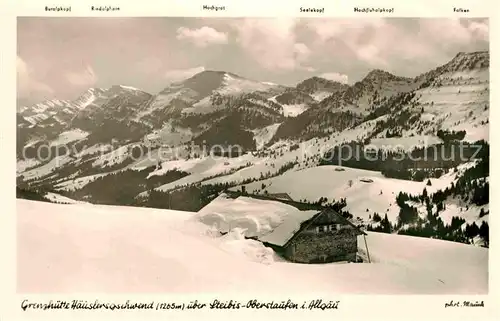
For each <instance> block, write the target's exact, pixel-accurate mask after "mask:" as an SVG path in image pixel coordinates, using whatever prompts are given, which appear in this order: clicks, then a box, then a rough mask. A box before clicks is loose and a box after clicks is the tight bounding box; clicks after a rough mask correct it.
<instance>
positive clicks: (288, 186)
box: [206, 164, 488, 224]
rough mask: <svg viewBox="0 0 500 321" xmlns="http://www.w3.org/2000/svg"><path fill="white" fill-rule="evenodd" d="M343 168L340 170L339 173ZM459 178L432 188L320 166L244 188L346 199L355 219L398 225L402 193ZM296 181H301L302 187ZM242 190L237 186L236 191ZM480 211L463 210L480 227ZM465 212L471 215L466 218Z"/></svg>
mask: <svg viewBox="0 0 500 321" xmlns="http://www.w3.org/2000/svg"><path fill="white" fill-rule="evenodd" d="M470 166H471V165H470V164H467V165H464V166H462V167H461V168H462V169H464V168H467V167H470ZM340 169H341V171H339V170H340ZM457 175H458V172H457V173H454V172H450V173H447V174H445V175H443V176H442V177H440V178H438V179H432V178H431V179H430V181H431V183H432V185H431V186H427V185H426V184H427V181H424V182H415V181H406V180H399V179H392V178H386V177H384V176H383V175H382V174H381V173H380V172H375V171H367V170H361V169H356V168H347V167H344V168H342V167H339V166H320V167H313V168H308V169H304V170H299V171H289V172H286V173H284V174H283V175H280V176H277V177H273V178H270V179H266V180H262V181H258V182H254V183H250V184H246V185H245V186H246V190H247V191H248V192H250V193H258V194H261V195H264V193H265V191H267V192H268V193H270V194H273V193H288V194H289V195H290V196H291V197H292V199H294V200H296V201H302V200H306V201H309V202H315V201H317V200H318V199H319V198H320V197H326V198H328V200H330V201H333V200H336V201H338V200H340V199H341V198H345V199H346V200H347V207H346V208H345V209H346V210H348V211H349V212H350V213H351V214H352V215H353V216H354V217H355V218H356V217H359V218H361V219H362V220H363V222H369V221H370V218H369V216H372V215H373V214H374V213H378V214H380V215H382V216H383V215H385V214H387V217H388V218H389V220H390V221H391V222H396V221H397V217H398V214H399V211H400V208H399V207H398V205H397V204H396V196H397V195H398V194H399V193H400V192H403V193H409V194H414V195H418V194H420V193H422V191H423V190H424V188H425V189H426V190H427V192H428V193H429V194H432V193H434V192H435V191H437V190H440V189H441V190H443V189H445V188H446V187H449V186H450V185H451V183H452V182H456V178H457ZM296 182H300V184H297V183H296ZM206 183H208V182H206ZM262 186H265V187H264V189H262ZM240 188H241V187H235V188H234V189H236V190H237V189H240ZM450 202H451V201H450ZM462 207H463V208H464V209H465V206H463V205H462ZM453 208H454V209H455V210H454V211H453ZM481 208H483V207H482V206H481V207H477V206H470V208H469V209H468V210H467V212H465V211H464V213H462V214H464V216H465V217H466V218H467V220H466V222H467V223H472V222H476V223H477V224H480V223H481V222H482V221H483V220H485V219H486V220H487V218H488V216H487V215H486V216H485V217H483V218H480V217H479V212H480V209H481ZM485 208H486V209H487V208H488V207H487V206H486V207H485ZM424 212H425V211H424ZM451 213H453V215H459V214H460V211H459V210H457V206H456V205H455V207H453V206H452V207H450V209H449V212H448V213H446V212H445V213H441V214H442V215H443V217H444V219H445V221H446V222H449V221H450V219H451V217H449V215H450V214H451ZM465 213H468V214H467V215H465Z"/></svg>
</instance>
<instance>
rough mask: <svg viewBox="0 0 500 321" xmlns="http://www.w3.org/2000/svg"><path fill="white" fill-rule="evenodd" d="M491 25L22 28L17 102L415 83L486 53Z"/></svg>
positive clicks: (27, 24)
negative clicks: (203, 83)
mask: <svg viewBox="0 0 500 321" xmlns="http://www.w3.org/2000/svg"><path fill="white" fill-rule="evenodd" d="M488 48H489V24H488V21H487V20H486V19H472V20H469V19H462V20H458V19H444V18H426V19H409V18H390V19H380V18H377V19H360V18H357V19H354V18H351V19H339V18H316V19H291V18H286V19H285V18H283V19H280V18H277V19H267V18H266V19H258V18H252V19H250V18H245V19H216V18H52V17H43V18H29V17H25V18H18V47H17V70H18V78H17V84H18V93H17V96H18V99H19V100H20V101H22V102H23V103H28V102H29V103H32V102H37V101H40V100H43V99H48V98H58V99H73V98H75V97H76V96H78V95H79V94H80V93H82V92H83V91H85V90H86V89H88V88H89V87H109V86H111V85H115V84H122V85H129V86H134V87H138V88H141V89H143V90H146V91H148V92H151V93H155V92H158V91H160V90H161V89H162V88H164V87H165V86H166V85H168V84H169V82H171V81H173V80H177V79H179V78H182V77H185V76H189V75H192V74H194V73H196V72H198V71H201V70H203V69H211V70H224V71H230V72H233V73H236V74H239V75H240V76H243V77H247V78H250V79H255V80H260V81H270V82H276V83H280V84H286V85H293V84H296V83H297V82H299V81H301V80H303V79H306V78H309V77H312V76H324V77H325V78H331V79H335V80H339V81H344V82H348V83H354V82H356V81H358V80H360V79H361V78H362V77H363V76H365V75H366V74H367V73H368V72H369V71H370V70H372V69H376V68H377V69H384V70H386V71H389V72H392V73H394V74H396V75H400V76H411V77H413V76H416V75H418V74H420V73H422V72H425V71H427V70H429V69H431V68H435V67H436V66H438V65H441V64H444V63H446V62H447V61H449V60H450V59H451V58H453V56H455V55H456V54H457V53H458V52H459V51H467V52H468V51H477V50H488Z"/></svg>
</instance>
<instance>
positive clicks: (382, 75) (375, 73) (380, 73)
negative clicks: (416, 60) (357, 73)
mask: <svg viewBox="0 0 500 321" xmlns="http://www.w3.org/2000/svg"><path fill="white" fill-rule="evenodd" d="M398 80H411V79H410V78H405V77H400V76H396V75H394V74H391V73H390V72H388V71H385V70H382V69H373V70H372V71H370V72H369V73H368V74H367V75H366V76H365V78H363V80H362V81H398Z"/></svg>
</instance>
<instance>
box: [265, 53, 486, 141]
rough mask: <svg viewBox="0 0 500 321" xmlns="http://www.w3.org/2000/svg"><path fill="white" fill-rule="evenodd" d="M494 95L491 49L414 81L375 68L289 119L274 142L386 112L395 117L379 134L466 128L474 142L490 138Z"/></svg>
mask: <svg viewBox="0 0 500 321" xmlns="http://www.w3.org/2000/svg"><path fill="white" fill-rule="evenodd" d="M488 99H489V53H488V52H473V53H460V54H458V55H457V56H455V57H454V58H453V59H452V60H451V61H450V62H448V63H447V64H445V65H442V66H439V67H438V68H436V69H434V70H431V71H429V72H427V73H424V74H422V75H420V76H417V77H415V78H413V79H411V78H404V77H398V76H395V75H392V74H390V73H388V72H385V71H382V70H373V71H371V72H369V73H368V74H367V75H366V76H365V78H363V79H362V80H361V81H358V82H356V83H355V84H354V85H352V86H347V87H341V89H340V90H338V91H337V92H334V93H333V94H331V95H329V96H328V97H326V98H324V99H323V100H322V101H320V102H319V103H318V106H317V108H311V109H309V110H307V111H305V112H303V113H301V114H300V115H298V116H297V117H294V118H290V119H287V120H286V121H285V122H283V124H281V126H280V127H279V128H278V130H277V132H276V137H274V138H273V140H274V141H276V140H279V139H289V138H291V139H297V138H304V137H306V138H309V137H314V136H317V137H321V136H322V135H325V134H328V133H331V132H332V131H334V132H335V131H342V130H344V129H346V128H348V127H350V126H353V125H356V124H358V123H361V122H363V121H366V120H371V119H374V118H376V117H378V116H382V115H391V117H390V119H389V120H390V121H386V122H382V123H380V124H379V127H380V130H379V131H378V137H380V135H384V134H386V130H388V129H390V130H392V131H395V132H398V133H399V135H401V136H410V135H415V134H422V133H424V134H425V133H429V132H430V133H432V132H434V133H435V132H436V131H437V130H439V129H447V130H466V131H467V134H466V139H467V140H469V141H475V140H479V139H488V113H489V110H488V109H489V101H488ZM408 120H410V121H408Z"/></svg>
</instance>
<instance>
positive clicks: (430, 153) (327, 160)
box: [320, 141, 489, 181]
mask: <svg viewBox="0 0 500 321" xmlns="http://www.w3.org/2000/svg"><path fill="white" fill-rule="evenodd" d="M486 158H489V144H488V143H487V142H485V141H478V142H475V143H474V144H467V143H462V142H460V143H458V142H450V143H445V144H437V145H431V146H427V147H420V148H415V149H413V150H412V151H411V152H403V151H396V150H386V151H384V150H381V149H377V150H374V149H369V148H365V145H364V144H363V143H361V142H356V141H352V142H349V143H346V144H343V145H340V146H336V147H335V148H333V149H332V150H330V151H329V152H327V153H326V154H325V155H324V156H323V158H322V159H321V160H320V165H341V166H345V167H352V168H359V169H365V170H373V171H380V172H381V173H382V174H383V175H384V176H386V177H390V178H397V179H405V180H414V181H423V180H425V179H427V178H438V177H440V176H441V175H442V174H443V173H444V172H445V171H448V170H449V169H451V168H454V167H456V166H458V165H460V164H462V163H466V162H468V161H472V160H473V159H486Z"/></svg>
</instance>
